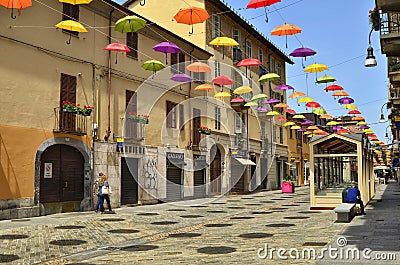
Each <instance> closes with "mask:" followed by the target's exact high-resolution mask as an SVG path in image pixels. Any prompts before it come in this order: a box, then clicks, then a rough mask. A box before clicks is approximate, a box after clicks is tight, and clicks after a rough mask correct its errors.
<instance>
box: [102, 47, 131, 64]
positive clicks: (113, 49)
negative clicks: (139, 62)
mask: <svg viewBox="0 0 400 265" xmlns="http://www.w3.org/2000/svg"><path fill="white" fill-rule="evenodd" d="M104 50H107V51H115V52H130V51H131V50H130V49H129V47H128V46H126V45H124V44H121V43H110V44H108V45H107V46H106V47H104ZM117 54H118V53H116V54H115V63H116V64H117Z"/></svg>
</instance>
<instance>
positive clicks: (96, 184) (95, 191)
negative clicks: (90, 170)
mask: <svg viewBox="0 0 400 265" xmlns="http://www.w3.org/2000/svg"><path fill="white" fill-rule="evenodd" d="M99 186H100V177H99V178H97V179H96V180H95V181H94V184H93V198H95V196H97V201H96V206H95V208H94V211H95V212H96V213H98V212H99V208H100V203H101V198H100V196H101V190H100V188H99Z"/></svg>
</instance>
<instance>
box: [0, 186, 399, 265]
mask: <svg viewBox="0 0 400 265" xmlns="http://www.w3.org/2000/svg"><path fill="white" fill-rule="evenodd" d="M385 187H386V185H380V186H379V189H382V188H385ZM391 189H392V190H393V191H392V195H391V197H390V198H392V197H393V198H392V199H391V200H394V199H397V197H398V198H399V199H400V196H397V195H395V194H396V190H397V191H398V184H397V183H392V184H389V185H388V190H391ZM398 194H400V192H398ZM386 196H387V195H386V194H384V195H383V197H382V202H372V204H370V205H369V206H368V207H367V208H366V212H367V215H366V216H364V217H356V218H355V219H354V220H353V221H352V222H351V223H350V224H343V223H335V219H336V216H335V214H334V213H333V211H313V212H311V211H309V190H308V187H303V188H296V192H295V193H294V194H282V193H281V191H262V192H257V193H253V194H248V195H230V196H225V197H222V198H206V199H200V200H191V201H185V202H184V204H186V205H187V206H182V205H181V206H178V205H175V204H173V203H165V204H157V205H146V206H137V207H123V208H119V209H116V212H117V214H115V215H111V214H105V215H100V214H95V213H92V212H80V213H64V214H55V215H49V216H42V217H36V218H31V219H27V220H8V221H0V244H1V246H2V248H1V250H0V264H4V263H7V264H116V263H119V264H151V265H156V264H313V263H315V262H316V261H315V260H313V259H293V258H290V257H289V253H288V252H286V253H285V256H286V257H288V259H287V260H282V259H280V258H279V257H278V256H277V251H276V250H274V251H272V252H271V250H272V248H275V249H278V248H285V249H287V250H290V249H291V248H298V249H302V248H306V247H308V248H314V249H315V250H316V251H319V250H321V249H322V248H323V247H324V246H327V245H328V244H329V243H330V242H333V241H334V240H333V241H332V239H335V238H336V236H337V235H338V234H342V233H345V234H346V233H347V231H348V230H347V228H349V227H354V226H356V227H357V225H356V224H357V223H358V222H360V221H362V220H364V219H366V218H370V219H371V221H373V222H375V223H385V222H386V219H385V221H376V220H377V219H378V217H376V216H375V215H376V214H377V213H378V212H379V211H383V212H385V211H389V212H390V211H391V209H386V210H381V206H383V205H385V201H389V199H388V198H386ZM396 196H397V197H396ZM397 205H400V202H396V205H395V206H396V207H398V206H397ZM373 207H374V208H373ZM396 207H395V208H394V209H396ZM379 218H380V217H379ZM387 220H389V219H387ZM393 222H395V223H392V226H390V229H394V228H393V225H394V224H396V228H397V224H398V222H399V221H398V220H393ZM397 229H398V228H397ZM349 231H355V230H353V229H350V230H349ZM397 231H398V230H397ZM370 233H371V234H367V236H368V237H370V236H371V235H372V234H374V232H373V230H371V231H370ZM346 235H347V234H346ZM397 236H398V234H397ZM371 241H372V239H371ZM396 244H397V245H396ZM398 244H399V241H398V238H397V241H396V243H395V245H396V246H397V248H398ZM392 246H393V247H394V245H393V244H392ZM265 250H267V253H265ZM388 250H390V249H388ZM399 258H400V256H399ZM320 262H325V260H323V261H320ZM321 264H333V263H332V262H330V263H321ZM387 264H394V263H387Z"/></svg>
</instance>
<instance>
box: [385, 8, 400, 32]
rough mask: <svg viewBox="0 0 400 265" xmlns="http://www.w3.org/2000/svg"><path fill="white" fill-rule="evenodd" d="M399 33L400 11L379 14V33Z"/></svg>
mask: <svg viewBox="0 0 400 265" xmlns="http://www.w3.org/2000/svg"><path fill="white" fill-rule="evenodd" d="M390 33H400V13H399V12H384V13H382V16H381V24H380V34H381V35H387V34H390Z"/></svg>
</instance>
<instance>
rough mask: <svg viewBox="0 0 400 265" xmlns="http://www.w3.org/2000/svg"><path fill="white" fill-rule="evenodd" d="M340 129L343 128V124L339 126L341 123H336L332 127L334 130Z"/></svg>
mask: <svg viewBox="0 0 400 265" xmlns="http://www.w3.org/2000/svg"><path fill="white" fill-rule="evenodd" d="M340 129H342V126H339V125H334V126H333V127H332V130H334V131H338V130H340Z"/></svg>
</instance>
